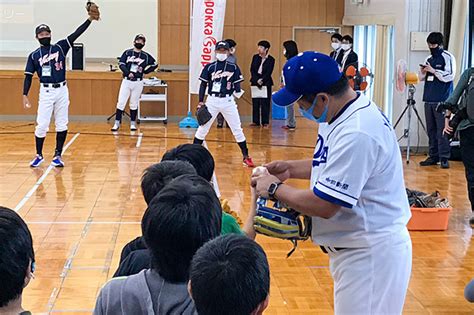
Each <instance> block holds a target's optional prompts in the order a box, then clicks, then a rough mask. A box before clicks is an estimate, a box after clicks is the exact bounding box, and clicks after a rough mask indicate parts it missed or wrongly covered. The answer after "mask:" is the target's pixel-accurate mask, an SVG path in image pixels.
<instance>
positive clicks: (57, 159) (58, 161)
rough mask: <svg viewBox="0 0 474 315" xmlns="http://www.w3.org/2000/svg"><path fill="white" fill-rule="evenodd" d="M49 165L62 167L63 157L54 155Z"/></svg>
mask: <svg viewBox="0 0 474 315" xmlns="http://www.w3.org/2000/svg"><path fill="white" fill-rule="evenodd" d="M51 165H53V166H56V167H64V162H63V159H62V158H61V157H60V156H55V157H54V159H53V160H52V161H51Z"/></svg>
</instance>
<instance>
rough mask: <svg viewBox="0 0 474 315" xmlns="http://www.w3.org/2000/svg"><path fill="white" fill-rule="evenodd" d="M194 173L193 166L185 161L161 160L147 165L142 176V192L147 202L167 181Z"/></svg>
mask: <svg viewBox="0 0 474 315" xmlns="http://www.w3.org/2000/svg"><path fill="white" fill-rule="evenodd" d="M193 174H196V170H195V169H194V167H193V166H192V165H191V164H190V163H188V162H185V161H163V162H161V163H156V164H153V165H151V166H149V167H148V168H147V169H146V170H145V172H143V176H142V184H141V186H142V193H143V197H144V198H145V201H146V203H147V204H149V203H150V202H151V200H152V199H153V197H155V196H156V195H157V194H158V193H159V192H160V190H162V189H163V188H164V187H165V186H166V185H167V184H168V183H169V182H171V181H172V180H173V179H175V178H176V177H178V176H181V175H193Z"/></svg>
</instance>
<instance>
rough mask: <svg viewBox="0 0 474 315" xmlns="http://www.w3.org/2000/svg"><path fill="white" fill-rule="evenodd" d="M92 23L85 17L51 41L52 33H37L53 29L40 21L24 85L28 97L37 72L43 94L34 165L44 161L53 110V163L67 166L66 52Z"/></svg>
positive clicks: (37, 119) (40, 100)
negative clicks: (72, 29) (64, 152)
mask: <svg viewBox="0 0 474 315" xmlns="http://www.w3.org/2000/svg"><path fill="white" fill-rule="evenodd" d="M90 24H91V21H90V20H86V21H85V22H84V23H83V24H82V25H81V26H79V28H78V29H77V30H76V31H75V32H74V33H72V34H71V35H69V36H68V37H67V38H66V39H63V40H60V41H59V42H57V43H56V44H50V41H51V37H50V36H46V37H41V38H38V34H41V33H49V34H51V29H50V28H49V27H48V26H47V25H45V24H41V25H39V26H38V27H37V28H36V36H37V39H38V41H39V42H40V44H41V46H40V48H38V49H36V50H35V51H34V52H32V53H31V54H30V55H29V56H28V60H27V62H26V68H25V81H24V87H23V95H24V98H25V97H27V95H28V92H29V90H30V87H31V83H32V78H33V75H34V74H35V73H36V74H37V75H38V78H39V81H40V95H39V104H38V114H37V118H36V129H35V139H36V157H35V158H34V159H33V161H31V163H30V166H32V167H37V166H39V165H40V164H41V163H42V162H43V143H44V139H45V137H46V133H47V132H48V130H49V124H50V122H51V115H52V114H54V122H55V125H56V133H57V135H56V150H55V153H54V159H53V161H52V164H53V165H54V166H59V167H62V166H64V162H63V161H62V159H61V153H62V150H63V145H64V142H65V140H66V136H67V126H68V109H69V91H68V88H67V85H66V56H67V53H68V52H69V50H70V49H71V47H72V44H73V43H74V41H75V40H76V39H77V38H78V37H79V36H80V35H81V34H82V33H84V32H85V31H86V30H87V28H88V27H89V26H90Z"/></svg>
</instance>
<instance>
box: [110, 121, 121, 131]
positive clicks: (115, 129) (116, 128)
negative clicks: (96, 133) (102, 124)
mask: <svg viewBox="0 0 474 315" xmlns="http://www.w3.org/2000/svg"><path fill="white" fill-rule="evenodd" d="M119 129H120V121H118V120H116V121H115V124H114V126H113V127H112V129H110V131H118V130H119Z"/></svg>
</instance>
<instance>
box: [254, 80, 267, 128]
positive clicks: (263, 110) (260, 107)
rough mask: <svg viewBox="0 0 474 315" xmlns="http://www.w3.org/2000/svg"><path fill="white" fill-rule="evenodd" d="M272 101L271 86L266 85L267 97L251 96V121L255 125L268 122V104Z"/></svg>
mask: <svg viewBox="0 0 474 315" xmlns="http://www.w3.org/2000/svg"><path fill="white" fill-rule="evenodd" d="M271 101H272V87H271V86H267V98H252V108H253V111H252V121H253V123H254V124H257V125H260V124H262V125H268V124H269V123H270V104H271Z"/></svg>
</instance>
